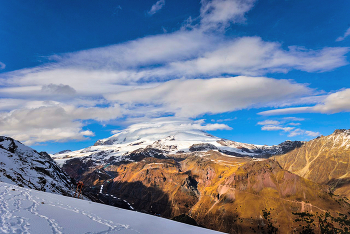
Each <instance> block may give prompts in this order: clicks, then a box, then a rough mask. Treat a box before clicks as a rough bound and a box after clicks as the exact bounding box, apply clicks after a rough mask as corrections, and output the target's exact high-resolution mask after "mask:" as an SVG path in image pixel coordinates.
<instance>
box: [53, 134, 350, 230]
mask: <svg viewBox="0 0 350 234" xmlns="http://www.w3.org/2000/svg"><path fill="white" fill-rule="evenodd" d="M323 138H327V137H323ZM323 138H322V137H321V138H318V139H315V140H313V141H310V142H300V141H294V142H293V141H286V142H283V143H281V144H279V145H277V146H262V145H253V144H245V143H239V142H235V141H230V140H225V139H220V138H217V137H215V136H212V135H209V134H207V133H205V132H203V131H200V130H188V131H162V132H159V131H157V130H155V129H152V130H150V129H147V131H144V130H142V129H135V128H129V129H126V130H124V131H121V132H119V133H117V134H115V135H114V136H112V137H110V138H107V139H103V140H99V141H97V142H96V143H95V144H94V145H93V146H91V147H88V148H85V149H82V150H78V151H73V152H63V153H61V154H55V155H52V157H53V158H54V160H55V161H56V162H57V163H58V164H59V165H60V166H61V167H62V169H63V170H64V171H65V172H66V173H68V174H69V175H70V176H72V177H73V178H74V179H76V180H82V181H83V182H84V184H85V185H86V186H87V187H86V188H85V195H88V196H89V197H90V198H91V199H92V200H94V201H99V202H103V203H106V204H112V205H116V206H121V207H124V208H129V209H135V210H137V211H141V212H146V213H150V214H155V215H159V216H162V217H166V218H175V219H178V217H188V218H189V219H191V220H193V221H195V222H196V223H197V224H198V225H201V226H204V227H207V228H210V229H214V230H219V231H223V232H228V233H256V232H262V233H264V232H268V231H271V230H278V232H280V233H291V232H293V231H301V230H302V228H303V225H299V224H300V223H297V222H296V220H298V219H296V217H295V215H296V214H303V213H305V212H308V213H310V214H313V213H316V212H317V213H318V214H321V213H322V214H323V213H325V212H327V211H329V212H331V215H333V216H336V215H337V214H339V213H347V212H348V211H349V209H350V207H349V204H348V203H347V201H346V200H345V199H342V198H340V197H338V196H334V194H333V191H334V188H336V189H338V190H336V191H339V194H345V195H346V193H344V192H341V191H343V190H341V188H346V186H347V185H348V184H347V182H346V180H344V178H345V179H346V178H347V175H348V174H347V173H348V172H349V170H348V168H349V154H347V153H344V154H343V150H347V147H345V146H344V147H345V148H344V147H343V148H342V147H341V146H343V144H346V143H344V142H345V141H342V143H339V144H340V145H339V151H338V152H342V153H341V155H343V156H341V157H342V159H339V160H338V161H336V160H335V163H332V164H331V165H330V166H328V167H326V168H325V169H326V170H331V169H332V165H333V169H334V172H332V173H330V175H332V177H329V178H328V179H325V180H323V181H317V180H315V179H313V178H314V177H312V173H313V172H312V171H314V170H316V169H313V168H314V166H312V165H313V164H314V163H315V165H318V161H317V160H314V158H312V157H315V156H310V155H311V154H314V153H316V151H314V152H311V151H312V150H311V149H314V146H315V144H314V143H312V142H314V141H315V142H316V141H318V140H319V139H323ZM327 139H328V140H329V141H330V143H329V144H328V143H327V144H326V145H327V146H328V145H332V141H334V144H335V142H337V141H339V139H340V138H337V137H333V136H332V135H331V136H329V137H328V138H327ZM319 144H320V145H322V144H323V143H319ZM322 149H325V146H323V148H322ZM296 154H297V155H300V159H297V158H296V157H293V155H296ZM302 155H304V156H302ZM306 155H307V156H306ZM331 155H332V156H333V157H334V158H336V157H338V154H336V153H332V154H331ZM339 155H340V154H339ZM271 156H272V157H271ZM339 157H340V156H339ZM343 157H344V158H343ZM346 157H347V159H345V158H346ZM289 158H293V160H294V161H293V162H291V163H289V162H290V161H291V159H289ZM317 158H318V157H317ZM288 160H289V161H288ZM299 160H301V162H299ZM302 160H304V161H306V162H307V164H305V163H304V164H305V165H304V164H303V161H302ZM296 161H298V162H296ZM280 164H281V165H282V167H281V166H280ZM294 164H295V165H298V167H297V168H294V166H293V165H294ZM299 164H300V165H299ZM335 165H337V166H335ZM338 167H339V168H347V169H344V170H345V171H346V173H345V174H344V173H340V172H339V173H338V171H339V169H338ZM309 169H310V172H309V173H308V170H309ZM288 170H291V171H292V172H293V171H295V172H296V174H293V173H292V172H290V171H288ZM336 171H337V173H336ZM324 173H325V174H326V173H327V172H324ZM304 177H305V178H304ZM316 177H317V176H316ZM339 179H340V180H339ZM328 185H332V186H333V187H332V186H331V187H330V186H328ZM340 185H341V186H340ZM344 186H345V187H344ZM333 216H332V217H333ZM300 220H301V221H303V220H302V219H299V221H300ZM306 223H307V222H306ZM334 225H335V224H334ZM268 228H270V229H269V230H268ZM271 228H272V229H271ZM273 228H275V229H273ZM316 228H317V227H316Z"/></svg>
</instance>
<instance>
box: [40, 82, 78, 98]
mask: <svg viewBox="0 0 350 234" xmlns="http://www.w3.org/2000/svg"><path fill="white" fill-rule="evenodd" d="M41 91H42V92H43V93H48V94H56V95H69V96H71V95H75V94H76V91H75V89H73V88H72V87H70V86H69V85H63V84H59V85H56V84H48V85H43V86H42V88H41Z"/></svg>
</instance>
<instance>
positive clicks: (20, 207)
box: [0, 182, 219, 234]
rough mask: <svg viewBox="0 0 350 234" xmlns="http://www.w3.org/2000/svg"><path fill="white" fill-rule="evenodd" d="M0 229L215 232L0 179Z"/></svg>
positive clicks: (74, 231) (96, 231) (35, 233)
mask: <svg viewBox="0 0 350 234" xmlns="http://www.w3.org/2000/svg"><path fill="white" fill-rule="evenodd" d="M0 216H1V218H0V233H34V234H39V233H45V234H47V233H55V234H58V233H74V234H77V233H152V234H153V233H165V234H168V233H174V234H175V233H196V234H197V233H198V234H201V233H219V232H216V231H212V230H208V229H204V228H199V227H195V226H191V225H187V224H182V223H178V222H175V221H171V220H168V219H163V218H159V217H156V216H152V215H147V214H143V213H138V212H134V211H129V210H124V209H120V208H115V207H112V206H107V205H103V204H98V203H93V202H89V201H85V200H80V199H75V198H70V197H65V196H61V195H56V194H51V193H45V192H40V191H36V190H31V189H26V188H21V187H18V186H15V185H10V184H6V183H3V182H0Z"/></svg>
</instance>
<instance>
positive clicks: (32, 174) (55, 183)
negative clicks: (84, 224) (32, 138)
mask: <svg viewBox="0 0 350 234" xmlns="http://www.w3.org/2000/svg"><path fill="white" fill-rule="evenodd" d="M0 158H1V160H0V181H2V182H6V183H10V184H15V185H18V186H21V187H26V188H31V189H36V190H40V191H45V192H51V193H57V194H62V195H66V196H71V195H72V192H73V189H74V187H73V181H72V179H71V177H70V176H68V175H67V174H66V173H65V172H64V171H63V170H62V169H61V168H60V167H59V166H58V165H57V164H56V163H55V162H54V160H53V159H52V158H51V157H50V155H49V154H47V153H46V152H40V153H39V152H37V151H35V150H33V149H32V148H30V147H27V146H25V145H23V144H22V143H21V142H19V141H16V140H14V139H12V138H9V137H4V136H0Z"/></svg>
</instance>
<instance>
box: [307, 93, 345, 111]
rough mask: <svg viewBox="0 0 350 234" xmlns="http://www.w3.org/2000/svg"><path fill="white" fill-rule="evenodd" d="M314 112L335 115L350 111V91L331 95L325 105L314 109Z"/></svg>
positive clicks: (319, 105)
mask: <svg viewBox="0 0 350 234" xmlns="http://www.w3.org/2000/svg"><path fill="white" fill-rule="evenodd" d="M313 111H314V112H319V113H327V114H333V113H338V112H349V111H350V89H345V90H342V91H339V92H336V93H332V94H331V95H329V96H328V97H327V98H326V99H325V101H324V103H323V104H318V105H316V106H315V107H314V108H313Z"/></svg>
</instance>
